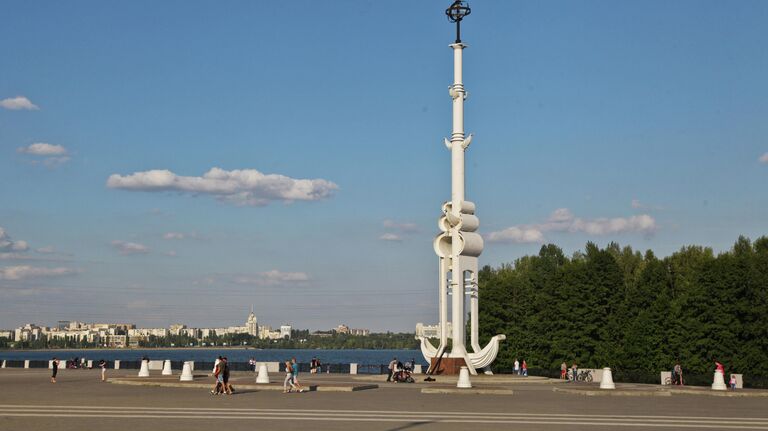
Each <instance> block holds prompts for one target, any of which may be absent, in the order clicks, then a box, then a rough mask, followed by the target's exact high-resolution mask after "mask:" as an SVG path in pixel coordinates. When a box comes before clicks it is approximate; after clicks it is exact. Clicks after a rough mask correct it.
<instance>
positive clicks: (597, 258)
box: [479, 237, 768, 379]
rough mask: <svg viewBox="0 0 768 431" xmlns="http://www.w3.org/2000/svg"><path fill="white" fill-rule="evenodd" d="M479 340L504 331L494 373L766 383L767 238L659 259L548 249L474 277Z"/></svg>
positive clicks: (620, 251)
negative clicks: (721, 377) (715, 376)
mask: <svg viewBox="0 0 768 431" xmlns="http://www.w3.org/2000/svg"><path fill="white" fill-rule="evenodd" d="M479 275H480V295H481V300H480V331H481V334H480V335H481V339H482V340H483V341H484V342H487V340H488V339H489V338H490V337H491V336H492V335H495V334H506V335H507V341H506V342H505V343H503V344H502V349H501V352H500V353H499V357H498V360H497V362H496V367H497V368H499V369H510V368H511V366H512V362H514V360H515V358H519V359H523V358H524V359H525V360H526V361H527V363H528V366H529V367H532V368H543V369H550V370H551V369H557V370H559V364H560V363H561V362H563V361H567V362H568V365H570V364H571V363H572V362H573V361H576V363H578V364H579V366H580V367H589V368H602V367H605V366H609V367H612V368H613V369H614V370H618V371H619V372H622V371H639V372H646V373H654V374H655V375H656V376H658V372H659V371H661V370H669V369H671V368H672V366H673V365H674V363H675V360H676V359H679V360H680V361H681V364H682V365H683V368H684V369H685V370H687V371H688V372H693V373H701V374H707V373H709V374H710V375H711V372H712V371H713V370H714V362H713V361H714V360H715V359H717V360H718V361H720V362H722V363H723V364H724V365H725V366H726V371H727V372H736V373H743V374H745V375H747V376H750V377H753V378H761V379H765V378H768V368H766V366H765V364H768V237H761V238H759V239H758V240H756V241H755V242H754V243H751V242H750V241H749V240H748V239H746V238H744V237H740V238H739V239H738V241H737V242H736V244H735V245H734V247H733V249H732V250H730V251H729V252H726V253H722V254H719V255H717V256H715V255H714V253H713V252H712V250H711V249H709V248H704V247H685V248H683V249H681V250H680V251H678V252H676V253H674V254H673V255H672V256H669V257H666V258H664V259H659V258H657V257H656V256H655V255H654V254H653V253H652V252H650V251H647V252H646V253H645V254H641V253H640V252H638V251H633V250H632V249H631V248H630V247H625V248H620V247H619V246H618V245H617V244H615V243H612V244H610V245H608V247H606V248H605V249H600V248H598V247H597V246H596V245H594V244H592V243H588V244H587V246H586V249H585V251H584V252H577V253H575V254H574V255H573V256H571V257H566V256H564V255H563V252H562V250H561V249H559V248H558V247H556V246H554V245H545V246H543V247H542V248H541V250H540V252H539V254H538V255H537V256H526V257H523V258H520V259H517V260H516V261H515V262H514V264H511V265H503V266H502V267H500V268H498V269H492V268H490V267H488V266H486V267H484V268H483V269H482V271H481V272H480V274H479Z"/></svg>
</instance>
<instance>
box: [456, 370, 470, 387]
mask: <svg viewBox="0 0 768 431" xmlns="http://www.w3.org/2000/svg"><path fill="white" fill-rule="evenodd" d="M456 387H457V388H462V389H469V388H471V387H472V382H470V381H469V369H468V368H467V367H461V370H459V381H458V382H456Z"/></svg>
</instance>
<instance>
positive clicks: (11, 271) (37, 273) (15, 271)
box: [0, 265, 80, 280]
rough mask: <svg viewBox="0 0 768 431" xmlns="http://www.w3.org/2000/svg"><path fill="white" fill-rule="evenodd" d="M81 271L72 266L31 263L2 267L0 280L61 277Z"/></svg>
mask: <svg viewBox="0 0 768 431" xmlns="http://www.w3.org/2000/svg"><path fill="white" fill-rule="evenodd" d="M79 272H80V271H79V270H77V269H72V268H64V267H60V268H43V267H35V266H29V265H19V266H6V267H4V268H0V280H22V279H25V278H38V277H60V276H64V275H73V274H77V273H79Z"/></svg>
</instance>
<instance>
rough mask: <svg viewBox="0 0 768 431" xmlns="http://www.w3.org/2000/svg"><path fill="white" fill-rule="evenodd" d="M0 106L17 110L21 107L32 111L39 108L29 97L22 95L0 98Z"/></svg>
mask: <svg viewBox="0 0 768 431" xmlns="http://www.w3.org/2000/svg"><path fill="white" fill-rule="evenodd" d="M0 106H2V107H3V108H5V109H10V110H13V111H18V110H21V109H24V110H28V111H32V110H36V109H40V108H38V107H37V105H35V104H34V103H32V102H31V101H30V100H29V99H27V98H26V97H24V96H16V97H9V98H7V99H3V100H0Z"/></svg>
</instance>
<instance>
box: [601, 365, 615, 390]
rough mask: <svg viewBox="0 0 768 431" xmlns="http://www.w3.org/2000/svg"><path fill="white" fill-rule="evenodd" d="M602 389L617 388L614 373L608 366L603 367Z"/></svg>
mask: <svg viewBox="0 0 768 431" xmlns="http://www.w3.org/2000/svg"><path fill="white" fill-rule="evenodd" d="M600 389H616V384H614V383H613V374H612V373H611V369H610V368H608V367H605V368H603V378H602V379H600Z"/></svg>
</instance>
